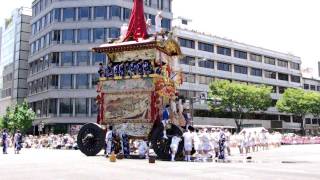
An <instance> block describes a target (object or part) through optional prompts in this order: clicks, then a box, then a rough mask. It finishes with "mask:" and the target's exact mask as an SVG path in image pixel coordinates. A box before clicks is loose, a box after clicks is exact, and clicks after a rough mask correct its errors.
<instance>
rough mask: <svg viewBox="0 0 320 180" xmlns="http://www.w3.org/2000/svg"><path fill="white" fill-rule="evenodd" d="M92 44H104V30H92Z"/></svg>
mask: <svg viewBox="0 0 320 180" xmlns="http://www.w3.org/2000/svg"><path fill="white" fill-rule="evenodd" d="M93 38H94V42H104V41H105V29H104V28H97V29H94V30H93Z"/></svg>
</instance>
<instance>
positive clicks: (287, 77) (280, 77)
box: [278, 73, 289, 81]
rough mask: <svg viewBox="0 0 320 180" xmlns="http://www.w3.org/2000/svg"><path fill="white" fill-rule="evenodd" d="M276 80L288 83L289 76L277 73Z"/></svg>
mask: <svg viewBox="0 0 320 180" xmlns="http://www.w3.org/2000/svg"><path fill="white" fill-rule="evenodd" d="M278 79H279V80H282V81H289V75H288V74H283V73H278Z"/></svg>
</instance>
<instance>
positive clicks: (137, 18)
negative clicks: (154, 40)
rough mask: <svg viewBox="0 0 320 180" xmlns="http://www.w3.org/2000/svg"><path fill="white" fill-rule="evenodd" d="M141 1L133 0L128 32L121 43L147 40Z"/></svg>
mask: <svg viewBox="0 0 320 180" xmlns="http://www.w3.org/2000/svg"><path fill="white" fill-rule="evenodd" d="M143 3H144V1H143V0H134V4H133V8H132V12H131V17H130V22H129V27H128V32H127V34H126V37H125V38H124V40H123V41H129V40H136V41H138V39H147V38H148V33H147V25H146V20H145V17H144V9H143Z"/></svg>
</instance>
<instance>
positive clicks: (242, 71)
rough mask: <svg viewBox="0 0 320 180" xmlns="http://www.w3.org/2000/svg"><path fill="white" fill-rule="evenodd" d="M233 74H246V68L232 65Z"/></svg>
mask: <svg viewBox="0 0 320 180" xmlns="http://www.w3.org/2000/svg"><path fill="white" fill-rule="evenodd" d="M234 72H235V73H240V74H248V68H247V67H245V66H238V65H234Z"/></svg>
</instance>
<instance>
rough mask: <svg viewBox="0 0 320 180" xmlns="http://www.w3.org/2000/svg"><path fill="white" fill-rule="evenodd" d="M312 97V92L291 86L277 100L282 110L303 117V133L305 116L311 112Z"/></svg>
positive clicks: (278, 106) (278, 107)
mask: <svg viewBox="0 0 320 180" xmlns="http://www.w3.org/2000/svg"><path fill="white" fill-rule="evenodd" d="M311 99H313V94H312V93H310V92H305V91H304V90H303V89H294V88H289V89H287V90H286V91H285V92H284V93H283V95H282V97H281V98H280V99H279V100H278V101H277V105H276V107H277V109H278V110H279V111H280V112H286V113H291V114H293V115H295V116H298V117H301V119H302V121H301V129H302V134H303V133H304V118H305V116H306V115H307V114H308V113H310V112H311V108H310V107H311V103H310V102H311V101H310V100H311Z"/></svg>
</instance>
